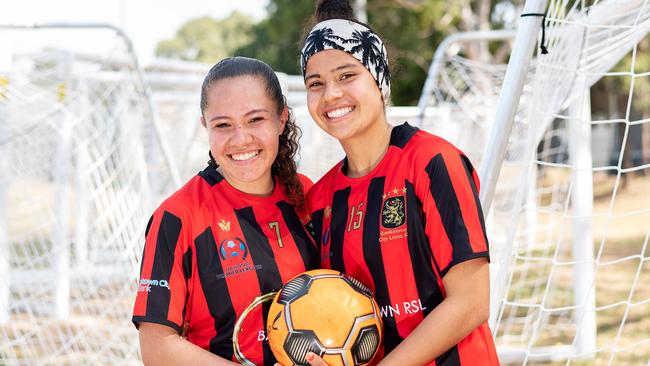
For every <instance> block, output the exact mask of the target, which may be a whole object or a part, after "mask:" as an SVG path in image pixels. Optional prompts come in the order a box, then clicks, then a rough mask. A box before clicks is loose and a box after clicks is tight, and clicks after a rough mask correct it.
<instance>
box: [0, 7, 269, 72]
mask: <svg viewBox="0 0 650 366" xmlns="http://www.w3.org/2000/svg"><path fill="white" fill-rule="evenodd" d="M267 3H268V0H211V1H210V0H0V24H1V25H6V24H20V25H28V24H34V23H47V22H76V23H91V22H92V23H109V24H112V25H114V26H117V27H119V28H121V29H122V30H123V31H124V32H125V33H126V34H127V35H128V36H129V37H130V38H131V41H132V42H133V45H134V48H135V49H136V53H137V54H138V58H139V59H140V62H141V64H147V63H148V62H149V61H150V60H151V59H152V58H153V56H154V50H155V46H156V43H157V42H158V41H161V40H163V39H168V38H172V37H173V36H174V34H175V32H176V30H177V29H178V28H180V26H181V25H182V24H183V23H185V22H186V21H188V20H190V19H193V18H197V17H200V16H204V15H209V16H212V17H213V18H216V19H220V18H224V17H227V16H228V15H229V14H230V13H231V12H232V11H234V10H237V11H240V12H242V13H244V14H247V15H250V16H252V17H253V18H254V19H256V20H259V19H262V18H264V16H265V15H266V5H267ZM89 42H92V40H89Z"/></svg>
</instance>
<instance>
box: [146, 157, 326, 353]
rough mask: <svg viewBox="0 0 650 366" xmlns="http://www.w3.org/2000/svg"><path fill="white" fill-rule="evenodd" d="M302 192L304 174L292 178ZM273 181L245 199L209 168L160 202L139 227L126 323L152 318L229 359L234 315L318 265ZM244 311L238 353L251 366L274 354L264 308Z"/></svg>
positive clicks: (299, 219) (301, 218)
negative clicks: (138, 259)
mask: <svg viewBox="0 0 650 366" xmlns="http://www.w3.org/2000/svg"><path fill="white" fill-rule="evenodd" d="M300 180H301V182H302V184H303V187H304V190H305V192H306V191H307V190H308V189H309V188H310V186H311V182H310V181H309V179H308V178H306V177H304V176H300ZM307 221H308V213H307V212H306V211H304V212H296V210H295V209H294V207H293V206H292V205H290V204H289V203H288V199H287V197H286V195H285V193H284V192H283V189H282V186H281V185H280V184H279V182H278V181H277V180H276V184H275V189H274V191H273V193H272V194H271V195H270V196H268V197H259V196H254V195H249V194H246V193H243V192H241V191H238V190H237V189H235V188H234V187H233V186H231V185H230V184H229V183H228V182H227V181H226V180H225V179H224V178H223V176H222V175H221V174H220V173H219V172H218V171H217V170H216V169H214V168H212V167H207V168H206V169H205V170H203V171H202V172H200V173H199V174H198V175H197V176H195V177H194V178H192V179H191V180H190V181H189V182H188V183H187V184H185V186H183V187H182V188H181V189H180V190H178V191H177V192H176V193H174V194H173V195H172V196H170V197H169V198H168V199H167V200H165V201H164V202H163V203H162V205H161V206H160V207H159V208H158V209H157V210H156V211H155V213H154V214H153V216H152V218H151V220H150V221H149V224H148V225H147V234H146V242H145V246H144V253H143V256H142V264H141V269H140V282H139V288H138V293H137V297H136V301H135V307H134V310H133V322H134V324H135V325H136V327H137V326H138V325H139V323H140V322H152V323H158V324H164V325H167V326H169V327H172V328H173V329H175V330H176V331H178V332H179V333H180V331H181V329H182V326H183V325H184V324H188V325H189V327H188V333H187V339H188V340H189V341H190V342H192V343H194V344H196V345H198V346H200V347H202V348H204V349H206V350H209V351H211V352H212V353H214V354H217V355H219V356H221V357H224V358H226V359H231V360H232V359H233V347H232V337H233V329H234V325H235V322H236V320H237V318H238V317H239V316H240V315H241V313H242V312H243V310H244V309H245V308H246V307H247V306H248V305H249V304H250V303H251V302H252V301H253V299H254V298H255V297H257V296H259V295H260V294H265V293H268V292H271V291H277V290H279V289H280V288H281V287H282V284H283V283H285V282H286V281H288V280H289V279H291V278H292V277H294V276H295V275H297V274H299V273H301V272H304V271H306V270H310V269H314V268H317V267H318V265H319V255H318V250H317V248H316V246H315V244H314V242H313V240H312V238H311V236H310V235H309V234H308V233H307V231H306V229H305V226H304V225H305V223H306V222H307ZM262 308H263V306H260V307H258V309H256V311H253V312H251V313H250V314H249V316H248V317H247V319H246V321H245V324H246V326H247V329H246V331H242V332H241V334H240V335H239V344H240V348H241V350H242V352H243V353H244V355H245V356H246V357H248V358H249V359H250V360H251V361H253V362H255V364H258V365H273V363H274V362H275V359H274V358H273V355H272V353H271V351H270V348H269V346H268V341H267V340H266V339H265V338H266V337H265V334H264V324H265V320H266V314H267V313H268V307H264V309H263V310H262Z"/></svg>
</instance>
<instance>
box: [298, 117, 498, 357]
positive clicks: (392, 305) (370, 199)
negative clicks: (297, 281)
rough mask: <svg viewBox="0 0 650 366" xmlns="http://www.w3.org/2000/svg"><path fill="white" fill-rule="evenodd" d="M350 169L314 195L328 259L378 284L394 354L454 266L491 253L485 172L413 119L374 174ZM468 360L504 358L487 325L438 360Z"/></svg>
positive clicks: (327, 178) (326, 263) (398, 131)
mask: <svg viewBox="0 0 650 366" xmlns="http://www.w3.org/2000/svg"><path fill="white" fill-rule="evenodd" d="M346 165H347V162H346V160H345V159H344V160H343V161H342V162H340V163H339V164H337V165H336V166H334V168H332V169H331V170H330V171H329V172H328V173H327V174H325V175H324V176H323V178H321V179H320V180H319V181H318V182H317V183H316V184H315V185H314V186H313V187H312V189H311V190H310V192H309V195H308V206H309V208H310V211H311V212H312V223H313V228H314V233H315V238H316V241H317V244H318V245H319V246H320V248H321V265H322V266H323V267H325V268H332V269H335V270H338V271H342V272H345V273H347V274H349V275H351V276H352V277H355V278H357V279H358V280H360V281H361V282H363V283H364V284H366V285H367V286H369V287H370V288H371V289H373V291H374V293H375V296H376V299H377V303H378V304H379V306H380V308H381V313H382V317H383V320H384V328H385V332H384V335H385V338H384V347H385V351H386V352H390V351H391V350H392V349H393V348H395V347H396V346H397V345H398V344H399V343H400V342H401V341H402V340H403V339H404V338H405V337H407V336H408V335H409V334H410V333H411V331H412V330H413V329H414V328H415V327H416V326H417V325H418V324H419V323H420V322H421V321H422V319H424V317H425V316H426V315H427V314H429V313H430V312H431V310H432V309H434V308H435V307H436V306H437V305H438V304H440V303H441V302H442V301H443V299H444V297H445V289H444V286H443V282H442V278H443V277H444V276H445V274H446V273H447V272H448V271H449V269H450V268H452V267H453V266H454V265H455V264H458V263H461V262H463V261H466V260H470V259H473V258H478V257H488V241H487V238H486V234H485V227H484V223H483V216H482V211H481V207H480V203H479V200H478V188H479V183H478V177H477V174H476V172H475V171H474V169H473V168H472V165H471V164H470V162H469V159H467V157H465V155H464V154H463V153H462V152H461V151H459V150H458V149H457V148H456V147H454V146H453V145H452V144H450V143H449V142H447V141H445V140H443V139H442V138H439V137H437V136H434V135H431V134H429V133H427V132H424V131H421V130H419V129H417V128H415V127H412V126H410V125H409V124H408V123H404V124H403V125H401V126H396V127H394V128H393V130H392V132H391V139H390V145H389V147H388V150H387V152H386V154H385V156H384V157H383V158H382V160H381V161H380V163H379V164H378V165H377V166H376V167H375V168H374V169H373V170H372V171H371V172H370V173H369V174H367V175H365V176H363V177H359V178H349V177H347V176H346V175H345V174H344V172H345V170H346ZM461 364H462V365H497V364H498V360H497V357H496V351H495V348H494V343H493V340H492V335H491V332H490V330H489V328H488V325H487V322H486V323H484V324H483V325H481V326H479V327H478V328H476V329H475V330H474V331H473V332H472V333H470V335H468V336H467V337H466V338H465V339H463V340H461V342H459V343H458V344H457V345H456V346H454V347H452V348H451V349H450V350H449V351H448V352H446V353H445V354H443V355H441V356H440V357H438V359H437V360H436V361H435V362H434V363H432V365H461Z"/></svg>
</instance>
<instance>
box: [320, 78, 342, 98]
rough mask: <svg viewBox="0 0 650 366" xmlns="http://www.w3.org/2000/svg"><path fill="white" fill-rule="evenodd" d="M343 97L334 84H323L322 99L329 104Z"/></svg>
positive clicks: (339, 89)
mask: <svg viewBox="0 0 650 366" xmlns="http://www.w3.org/2000/svg"><path fill="white" fill-rule="evenodd" d="M342 95H343V92H342V91H341V88H339V86H338V85H337V84H336V83H327V84H325V93H324V94H323V99H324V100H325V101H326V102H331V101H333V100H336V99H337V98H340V97H341V96H342Z"/></svg>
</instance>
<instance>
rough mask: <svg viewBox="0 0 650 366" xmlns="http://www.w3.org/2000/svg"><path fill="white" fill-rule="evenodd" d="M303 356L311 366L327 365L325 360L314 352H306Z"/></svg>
mask: <svg viewBox="0 0 650 366" xmlns="http://www.w3.org/2000/svg"><path fill="white" fill-rule="evenodd" d="M305 358H307V362H309V364H310V365H311V366H329V365H328V364H327V362H325V361H324V360H323V359H322V358H320V357H319V356H318V355H317V354H315V353H314V352H307V355H306V357H305Z"/></svg>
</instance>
